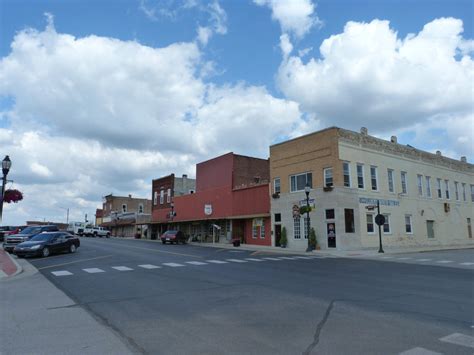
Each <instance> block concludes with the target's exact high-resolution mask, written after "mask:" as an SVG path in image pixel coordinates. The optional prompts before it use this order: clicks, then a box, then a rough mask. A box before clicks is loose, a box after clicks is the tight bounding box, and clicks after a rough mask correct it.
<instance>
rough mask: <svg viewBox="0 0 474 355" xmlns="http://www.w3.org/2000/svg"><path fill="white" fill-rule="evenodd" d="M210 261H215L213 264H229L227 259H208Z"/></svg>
mask: <svg viewBox="0 0 474 355" xmlns="http://www.w3.org/2000/svg"><path fill="white" fill-rule="evenodd" d="M206 261H207V262H208V263H213V264H227V261H223V260H206Z"/></svg>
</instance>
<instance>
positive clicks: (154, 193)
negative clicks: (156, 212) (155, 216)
mask: <svg viewBox="0 0 474 355" xmlns="http://www.w3.org/2000/svg"><path fill="white" fill-rule="evenodd" d="M153 204H154V205H155V206H156V205H157V204H158V191H154V192H153Z"/></svg>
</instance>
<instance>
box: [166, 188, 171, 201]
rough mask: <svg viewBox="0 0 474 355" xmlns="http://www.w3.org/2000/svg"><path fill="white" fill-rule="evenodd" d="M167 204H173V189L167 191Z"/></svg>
mask: <svg viewBox="0 0 474 355" xmlns="http://www.w3.org/2000/svg"><path fill="white" fill-rule="evenodd" d="M166 202H167V203H170V202H171V189H168V190H167V191H166Z"/></svg>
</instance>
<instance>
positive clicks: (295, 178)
mask: <svg viewBox="0 0 474 355" xmlns="http://www.w3.org/2000/svg"><path fill="white" fill-rule="evenodd" d="M306 184H308V185H309V187H311V188H313V174H311V173H304V174H299V175H292V176H290V191H291V192H297V191H304V188H305V186H306Z"/></svg>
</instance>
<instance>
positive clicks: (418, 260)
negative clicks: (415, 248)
mask: <svg viewBox="0 0 474 355" xmlns="http://www.w3.org/2000/svg"><path fill="white" fill-rule="evenodd" d="M431 260H433V259H416V261H431Z"/></svg>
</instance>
